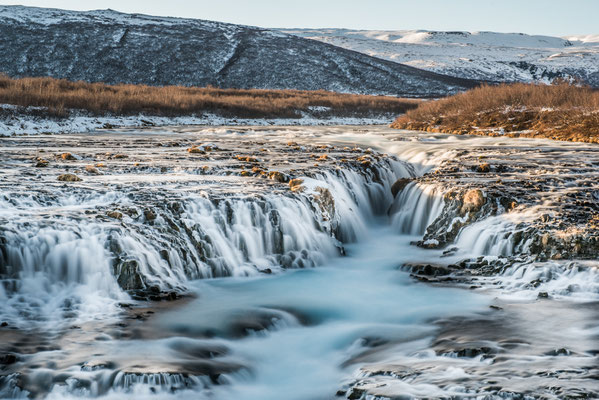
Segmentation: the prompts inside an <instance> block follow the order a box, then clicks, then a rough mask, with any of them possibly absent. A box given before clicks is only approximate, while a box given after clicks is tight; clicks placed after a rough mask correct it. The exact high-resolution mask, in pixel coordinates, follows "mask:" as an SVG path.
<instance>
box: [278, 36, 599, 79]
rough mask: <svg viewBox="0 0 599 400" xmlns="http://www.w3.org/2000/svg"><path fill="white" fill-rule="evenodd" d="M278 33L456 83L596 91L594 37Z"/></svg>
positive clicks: (598, 47)
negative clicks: (571, 84)
mask: <svg viewBox="0 0 599 400" xmlns="http://www.w3.org/2000/svg"><path fill="white" fill-rule="evenodd" d="M283 32H286V33H289V34H295V35H298V36H300V37H305V38H310V39H314V40H318V41H321V42H324V43H329V44H333V45H335V46H340V47H343V48H345V49H350V50H355V51H359V52H361V53H364V54H367V55H370V56H374V57H378V58H381V59H386V60H390V61H395V62H398V63H403V64H406V65H410V66H413V67H416V68H421V69H425V70H428V71H432V72H437V73H440V74H446V75H450V76H456V77H461V78H468V79H480V80H488V81H501V82H544V83H548V82H551V81H552V80H554V79H555V78H575V79H579V80H582V81H584V82H586V83H587V84H589V85H591V86H594V87H599V36H592V35H591V36H579V37H577V36H572V37H567V38H560V37H551V36H540V35H526V34H521V33H496V32H435V31H356V30H348V29H299V30H283Z"/></svg>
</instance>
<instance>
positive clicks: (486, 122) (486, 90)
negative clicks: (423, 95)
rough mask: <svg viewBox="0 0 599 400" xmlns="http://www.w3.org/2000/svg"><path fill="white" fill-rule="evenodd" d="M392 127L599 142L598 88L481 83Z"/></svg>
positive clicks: (424, 107) (422, 106)
mask: <svg viewBox="0 0 599 400" xmlns="http://www.w3.org/2000/svg"><path fill="white" fill-rule="evenodd" d="M391 127H392V128H397V129H409V130H419V131H427V132H436V133H448V134H459V135H464V134H469V135H484V136H495V137H497V136H507V137H528V138H548V139H553V140H561V141H570V142H586V143H599V91H597V90H594V89H590V88H586V87H578V86H574V85H569V84H565V83H564V84H558V85H534V84H513V85H499V86H482V87H479V88H475V89H471V90H469V91H467V92H465V93H461V94H457V95H455V96H451V97H447V98H445V99H441V100H437V101H433V102H428V103H422V104H420V105H419V106H418V108H416V109H414V110H410V111H408V112H407V113H406V114H405V115H402V116H400V117H398V118H397V119H396V120H395V121H394V122H393V124H391Z"/></svg>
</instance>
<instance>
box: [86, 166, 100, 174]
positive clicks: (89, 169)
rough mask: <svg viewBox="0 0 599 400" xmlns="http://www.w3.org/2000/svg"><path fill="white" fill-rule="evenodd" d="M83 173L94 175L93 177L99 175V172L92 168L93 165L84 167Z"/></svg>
mask: <svg viewBox="0 0 599 400" xmlns="http://www.w3.org/2000/svg"><path fill="white" fill-rule="evenodd" d="M85 172H87V173H88V174H94V175H99V174H100V171H98V169H97V168H96V167H94V166H93V165H86V166H85Z"/></svg>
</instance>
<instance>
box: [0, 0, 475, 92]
mask: <svg viewBox="0 0 599 400" xmlns="http://www.w3.org/2000/svg"><path fill="white" fill-rule="evenodd" d="M0 53H1V54H2V57H0V72H3V73H6V74H7V75H9V76H12V77H24V76H51V77H58V78H67V79H70V80H86V81H92V82H93V81H101V82H106V83H121V82H123V83H143V84H150V85H173V84H176V85H187V86H190V85H194V86H206V85H214V86H218V87H223V88H230V87H233V88H266V89H306V90H312V89H326V90H331V91H337V92H349V93H364V94H387V95H395V96H411V97H431V96H443V95H447V94H450V93H455V92H457V91H459V90H463V89H465V88H469V87H472V86H474V85H476V82H473V81H469V80H463V79H456V78H450V77H446V76H442V75H438V74H435V73H431V72H428V71H422V70H419V69H416V68H413V67H409V66H405V65H401V64H397V63H394V62H390V61H387V60H380V59H377V58H373V57H370V56H368V55H364V54H362V53H359V52H354V51H349V50H346V49H342V48H339V47H335V46H332V45H329V44H325V43H321V42H318V41H313V40H307V39H303V38H299V37H297V36H294V35H287V34H284V33H280V32H277V31H271V30H266V29H260V28H254V27H247V26H240V25H232V24H225V23H219V22H210V21H203V20H192V19H179V18H161V17H151V16H145V15H137V14H122V13H118V12H115V11H111V10H106V11H91V12H76V11H65V10H56V9H43V8H30V7H22V6H0Z"/></svg>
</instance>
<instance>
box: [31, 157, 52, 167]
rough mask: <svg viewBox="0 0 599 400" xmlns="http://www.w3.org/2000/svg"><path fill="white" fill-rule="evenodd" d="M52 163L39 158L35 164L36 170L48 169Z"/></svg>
mask: <svg viewBox="0 0 599 400" xmlns="http://www.w3.org/2000/svg"><path fill="white" fill-rule="evenodd" d="M49 164H50V163H49V162H48V161H46V160H44V159H43V158H38V159H37V163H36V164H35V167H36V168H46V167H47V166H48V165H49Z"/></svg>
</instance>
